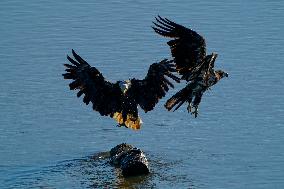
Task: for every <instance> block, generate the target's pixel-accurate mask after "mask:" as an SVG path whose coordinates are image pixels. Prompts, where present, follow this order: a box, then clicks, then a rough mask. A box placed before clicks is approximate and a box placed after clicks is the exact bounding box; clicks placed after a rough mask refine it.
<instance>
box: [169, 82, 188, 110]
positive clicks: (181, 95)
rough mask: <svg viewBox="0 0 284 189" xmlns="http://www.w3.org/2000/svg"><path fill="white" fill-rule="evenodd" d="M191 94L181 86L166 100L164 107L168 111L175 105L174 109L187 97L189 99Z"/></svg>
mask: <svg viewBox="0 0 284 189" xmlns="http://www.w3.org/2000/svg"><path fill="white" fill-rule="evenodd" d="M190 95H191V93H190V91H189V90H188V88H187V87H185V88H183V89H182V90H180V91H179V92H177V93H176V94H174V95H173V96H172V97H171V98H170V99H169V100H167V102H166V104H165V107H166V108H167V110H168V111H170V110H171V109H172V108H173V107H175V106H176V105H177V107H176V108H175V109H174V111H175V110H177V109H178V108H179V107H180V106H181V105H182V104H183V103H184V102H185V101H186V100H187V99H189V96H190Z"/></svg>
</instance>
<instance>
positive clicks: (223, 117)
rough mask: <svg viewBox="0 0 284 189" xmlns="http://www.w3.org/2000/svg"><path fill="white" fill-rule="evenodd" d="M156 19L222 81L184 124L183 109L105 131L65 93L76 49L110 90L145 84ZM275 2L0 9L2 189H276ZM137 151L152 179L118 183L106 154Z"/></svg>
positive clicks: (2, 5)
mask: <svg viewBox="0 0 284 189" xmlns="http://www.w3.org/2000/svg"><path fill="white" fill-rule="evenodd" d="M157 14H160V15H161V16H166V17H168V18H170V19H172V20H175V21H176V22H178V23H181V24H183V25H186V26H190V27H191V28H193V29H194V30H197V31H198V32H199V33H200V34H202V35H203V36H204V37H205V38H206V40H207V51H208V53H211V52H212V51H215V52H218V54H219V56H218V59H217V62H216V63H215V66H216V67H218V68H222V69H224V70H226V71H227V72H229V74H230V77H229V78H227V79H223V80H222V81H221V82H220V83H218V84H217V85H216V86H214V87H213V88H212V91H210V92H208V93H207V94H206V95H205V96H204V97H203V101H202V103H201V106H200V116H199V117H198V118H197V119H194V118H193V117H192V116H191V115H190V114H188V113H187V112H186V108H185V107H182V108H180V109H179V110H178V111H176V112H174V113H173V112H167V111H166V109H165V108H163V104H164V103H165V101H166V99H167V98H169V97H170V95H172V94H173V93H174V92H176V91H177V90H178V89H179V88H181V87H182V86H183V85H184V83H182V84H181V85H178V86H177V88H176V89H175V90H172V91H171V92H170V94H168V95H167V98H165V99H162V100H161V101H160V103H159V104H158V106H157V107H156V109H155V110H154V111H152V112H150V113H147V114H145V113H142V112H141V114H142V115H141V116H142V119H143V121H144V125H143V128H142V130H140V131H139V132H134V131H132V130H127V129H123V128H117V127H115V125H116V123H115V122H114V120H112V119H110V118H108V117H101V116H99V114H98V113H96V112H93V111H91V107H90V106H85V105H84V104H83V103H82V100H81V99H77V98H76V95H75V93H74V92H73V91H69V88H68V86H67V84H68V82H67V81H64V80H63V78H62V76H61V74H62V73H63V71H64V68H63V66H62V64H63V63H66V62H67V61H66V54H67V53H69V54H70V52H71V49H72V48H74V49H75V50H76V51H77V52H78V53H79V54H80V55H81V56H82V57H84V58H85V59H86V60H87V61H88V62H89V63H90V64H92V65H94V66H96V67H97V68H98V69H99V70H101V71H102V73H103V74H104V76H105V77H106V78H108V79H109V80H112V81H116V80H119V79H120V80H122V79H128V78H132V77H136V78H143V77H144V76H145V75H146V73H147V69H148V67H149V65H150V64H151V63H153V62H155V61H159V60H161V59H163V58H165V57H166V58H169V57H170V53H169V48H168V46H167V45H166V44H165V43H166V41H167V40H166V39H163V38H161V37H160V36H158V35H157V34H155V33H154V32H153V31H152V29H151V27H150V26H151V25H152V23H151V22H152V21H153V19H154V16H156V15H157ZM283 20H284V2H283V1H268V0H259V1H257V2H256V1H255V2H246V1H241V0H239V1H234V2H229V1H225V0H217V1H209V0H207V1H196V0H194V1H185V0H184V1H168V0H167V1H161V0H158V1H155V2H147V1H136V2H134V1H129V0H128V1H107V2H103V1H101V2H99V1H90V0H88V1H81V2H79V1H78V2H70V1H38V0H37V1H36V0H29V1H20V0H14V1H7V0H6V1H5V0H3V1H1V2H0V24H1V26H0V57H1V59H0V66H1V67H0V107H1V108H0V188H224V189H225V188H279V189H281V188H284V147H283V144H284V127H283V126H284V116H283V115H284V88H283V85H284V81H283V80H284V76H283V70H284V66H283V60H284V53H283V52H284V48H283V44H284V32H283V31H284V22H283ZM122 142H127V143H130V144H132V145H135V146H137V147H139V148H141V149H143V150H144V151H145V153H146V155H147V157H148V158H149V161H150V166H151V174H150V175H148V176H143V177H137V178H130V179H125V178H123V177H122V176H121V174H120V172H119V170H117V169H114V168H112V167H110V166H109V165H108V164H107V155H106V154H107V153H104V152H107V151H109V150H110V148H112V147H114V146H115V145H117V144H119V143H122Z"/></svg>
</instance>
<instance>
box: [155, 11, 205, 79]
mask: <svg viewBox="0 0 284 189" xmlns="http://www.w3.org/2000/svg"><path fill="white" fill-rule="evenodd" d="M153 24H154V26H153V27H152V28H153V29H154V31H155V32H156V33H158V34H160V35H162V36H164V37H170V38H174V39H172V40H170V41H169V42H168V45H169V46H170V49H171V53H172V56H173V57H174V59H175V63H176V69H177V71H178V72H179V73H180V74H181V75H182V79H186V80H187V81H189V76H190V75H191V73H192V69H193V68H194V67H196V66H198V65H200V64H202V62H203V60H204V58H205V56H206V43H205V40H204V38H203V37H202V36H201V35H199V34H198V33H197V32H195V31H193V30H191V29H189V28H186V27H184V26H182V25H179V24H176V23H175V22H172V21H170V20H169V19H167V18H162V17H160V16H158V17H156V22H153Z"/></svg>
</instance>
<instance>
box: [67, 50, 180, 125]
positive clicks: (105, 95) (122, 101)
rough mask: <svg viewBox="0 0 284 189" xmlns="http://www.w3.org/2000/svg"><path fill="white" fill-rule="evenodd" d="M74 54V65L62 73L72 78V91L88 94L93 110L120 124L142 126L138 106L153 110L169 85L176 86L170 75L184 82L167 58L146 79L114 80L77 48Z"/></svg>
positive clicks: (157, 64) (151, 69)
mask: <svg viewBox="0 0 284 189" xmlns="http://www.w3.org/2000/svg"><path fill="white" fill-rule="evenodd" d="M72 54H73V57H74V58H71V57H70V56H69V55H67V59H68V60H69V61H70V63H71V64H70V63H69V64H64V66H65V67H66V70H65V71H66V73H64V74H62V75H63V77H64V79H69V80H72V82H71V83H70V84H69V87H70V90H76V89H77V90H79V91H78V93H77V97H80V96H81V95H83V94H84V98H83V102H84V103H85V104H87V105H88V104H89V103H90V102H91V103H92V106H93V110H95V111H98V112H99V113H100V115H102V116H110V117H112V118H114V119H115V120H116V121H117V123H118V126H125V127H127V128H131V129H134V130H137V129H140V128H141V124H142V120H141V118H140V117H139V114H138V105H139V106H140V107H141V108H142V109H143V110H144V111H145V112H148V111H151V110H153V108H154V107H155V105H156V104H157V103H158V101H159V100H160V99H161V98H162V97H164V96H165V95H166V92H168V90H169V87H171V88H174V85H173V84H172V83H171V81H169V78H171V79H172V80H174V81H176V82H180V78H178V77H177V76H175V75H173V74H172V72H175V69H174V63H173V61H171V60H167V59H164V60H162V61H160V62H157V63H153V64H152V65H150V68H149V70H148V73H147V75H146V77H145V78H144V79H142V80H140V79H135V78H133V79H129V80H125V81H117V82H115V83H112V82H110V81H107V80H106V79H105V78H104V76H103V75H102V73H101V72H100V71H99V70H98V69H97V68H95V67H91V66H90V65H89V64H88V63H87V62H86V61H85V60H84V59H83V58H81V57H80V56H79V55H78V54H77V53H76V52H75V51H74V50H73V49H72ZM166 76H167V77H166Z"/></svg>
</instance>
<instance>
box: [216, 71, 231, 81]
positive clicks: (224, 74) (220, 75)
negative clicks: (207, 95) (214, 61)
mask: <svg viewBox="0 0 284 189" xmlns="http://www.w3.org/2000/svg"><path fill="white" fill-rule="evenodd" d="M215 73H216V74H217V75H218V76H219V77H220V79H221V78H223V77H228V76H229V74H228V73H226V72H224V71H223V70H216V71H215Z"/></svg>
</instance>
